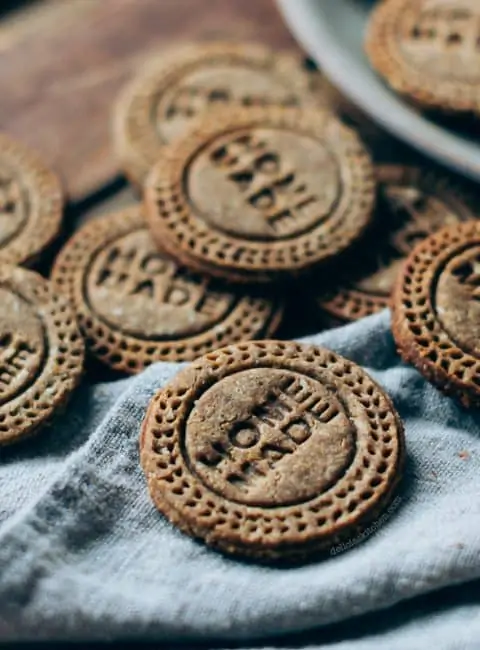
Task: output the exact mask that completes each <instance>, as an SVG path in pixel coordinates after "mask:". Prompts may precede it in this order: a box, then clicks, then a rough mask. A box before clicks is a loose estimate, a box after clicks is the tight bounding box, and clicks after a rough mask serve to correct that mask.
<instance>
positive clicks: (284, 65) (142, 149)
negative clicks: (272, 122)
mask: <svg viewBox="0 0 480 650" xmlns="http://www.w3.org/2000/svg"><path fill="white" fill-rule="evenodd" d="M314 101H316V98H315V96H314V94H313V93H312V92H311V90H310V76H309V74H308V72H307V71H306V70H304V69H303V68H302V65H301V63H300V58H299V57H298V56H297V55H296V54H292V53H289V52H278V51H273V50H270V49H268V48H267V47H264V46H262V45H258V44H253V43H238V44H235V43H224V42H214V43H197V44H191V45H182V46H179V47H174V48H171V49H170V50H166V51H164V52H161V53H158V55H157V56H155V57H154V58H153V59H152V60H151V61H150V62H149V63H148V64H147V65H146V66H145V68H144V69H143V70H142V71H141V72H140V73H139V74H137V76H136V77H135V78H134V79H133V80H132V81H131V82H130V83H129V84H128V86H127V87H126V88H125V89H124V90H123V92H122V93H121V96H120V97H119V99H118V101H117V103H116V106H115V116H114V146H115V150H116V152H117V155H118V159H119V161H120V164H121V165H122V169H123V170H124V171H125V173H126V174H127V176H128V177H129V179H130V180H131V181H132V182H133V183H135V184H136V185H141V184H142V183H143V181H144V179H145V177H146V175H147V173H148V172H149V170H150V168H151V167H152V166H153V165H154V164H155V163H156V162H157V161H158V160H159V159H160V158H161V157H162V155H163V149H164V147H165V145H166V144H168V143H170V142H172V141H173V140H175V139H177V138H178V137H180V136H182V135H183V134H184V133H185V132H186V131H187V130H188V128H189V126H190V124H191V122H192V119H193V118H194V117H196V116H198V115H200V114H202V113H208V112H210V111H211V110H213V109H215V108H218V107H225V106H232V107H237V108H238V107H249V106H259V105H261V106H263V105H269V104H278V105H281V106H298V105H300V104H302V105H303V104H304V103H306V102H314Z"/></svg>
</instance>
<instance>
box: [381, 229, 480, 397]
mask: <svg viewBox="0 0 480 650" xmlns="http://www.w3.org/2000/svg"><path fill="white" fill-rule="evenodd" d="M392 330H393V335H394V337H395V341H396V344H397V348H398V351H399V353H400V354H401V356H402V357H403V359H404V360H405V361H407V362H408V363H412V364H413V365H414V366H415V367H416V368H417V370H418V371H419V372H420V373H421V374H422V375H423V376H424V377H425V378H426V379H427V380H428V381H430V382H431V383H433V384H434V385H435V386H437V387H438V388H439V389H440V390H441V391H443V392H444V393H446V394H448V395H452V396H454V397H456V398H458V399H459V400H460V401H461V402H462V404H463V405H464V406H467V407H468V406H480V345H479V341H480V223H479V222H478V221H470V222H466V223H461V224H457V225H455V226H450V227H448V228H444V229H442V230H440V231H439V232H437V233H435V234H434V235H431V236H430V237H429V238H428V239H426V240H425V241H423V242H421V243H420V244H418V245H417V246H416V247H415V249H414V250H413V251H412V253H411V254H410V256H409V257H408V259H407V260H406V262H405V264H404V267H403V270H402V272H401V274H400V276H399V278H398V281H397V284H396V287H395V291H394V294H393V316H392Z"/></svg>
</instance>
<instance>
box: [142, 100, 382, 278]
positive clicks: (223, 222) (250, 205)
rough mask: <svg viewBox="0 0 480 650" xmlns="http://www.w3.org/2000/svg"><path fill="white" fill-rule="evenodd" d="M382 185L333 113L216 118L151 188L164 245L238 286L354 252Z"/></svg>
mask: <svg viewBox="0 0 480 650" xmlns="http://www.w3.org/2000/svg"><path fill="white" fill-rule="evenodd" d="M374 198H375V179H374V175H373V168H372V165H371V162H370V157H369V155H368V153H367V152H366V150H365V149H364V147H363V145H362V144H361V142H360V140H359V138H358V137H357V136H356V134H355V133H354V132H353V131H352V130H350V129H349V128H347V127H346V126H344V125H343V124H341V123H340V122H339V120H337V119H336V118H334V117H333V116H332V115H331V114H328V113H326V112H317V111H313V110H307V109H294V108H292V109H286V108H283V109H282V108H276V107H270V108H263V109H253V108H252V109H249V110H245V109H244V110H239V111H235V110H233V109H232V110H229V111H222V112H217V114H216V115H215V118H211V119H209V118H204V119H203V120H200V121H199V122H197V123H196V125H195V126H194V127H192V130H191V131H189V133H188V135H186V136H185V137H184V138H183V139H181V140H178V141H177V142H176V143H175V144H172V145H171V146H170V147H169V149H168V152H167V151H166V152H165V154H164V155H163V157H162V160H161V161H159V162H158V164H156V165H155V166H154V167H153V169H152V171H151V173H150V175H149V178H148V181H147V183H146V187H145V211H146V217H147V221H148V223H149V226H150V228H151V231H152V234H153V236H154V237H155V239H156V242H157V245H158V246H159V247H161V248H162V249H164V250H165V251H166V252H168V253H169V254H170V255H171V256H172V257H174V258H176V259H177V260H178V261H179V262H181V263H182V264H185V266H187V267H189V268H192V269H195V270H197V271H200V272H203V273H206V274H210V275H216V276H219V277H223V278H226V279H228V280H231V281H232V282H258V283H264V282H273V281H279V280H282V279H288V278H292V277H295V276H298V275H300V274H302V273H306V272H308V271H312V270H313V269H315V268H317V267H318V266H319V265H322V264H326V263H327V262H330V261H331V260H332V259H333V258H335V257H336V256H338V255H339V254H340V253H342V252H344V251H345V250H347V249H348V248H349V247H350V246H351V245H352V244H353V243H354V242H355V241H356V240H357V239H358V238H359V237H360V235H362V234H363V232H364V231H365V229H366V228H367V226H368V224H369V223H370V220H371V217H372V210H373V204H374Z"/></svg>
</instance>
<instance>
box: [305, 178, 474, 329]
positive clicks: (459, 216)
mask: <svg viewBox="0 0 480 650" xmlns="http://www.w3.org/2000/svg"><path fill="white" fill-rule="evenodd" d="M376 174H377V178H378V182H379V188H378V201H377V207H376V213H375V218H374V223H373V227H372V229H371V231H370V235H369V238H368V241H365V243H364V245H362V246H361V247H359V250H358V251H357V256H356V260H357V264H356V267H357V268H356V271H352V269H351V268H348V275H349V277H348V279H346V280H345V282H344V283H341V284H340V285H339V286H337V287H336V288H335V289H333V290H332V291H331V292H330V293H329V295H328V296H325V295H323V296H318V297H316V299H315V303H316V305H317V306H318V308H319V309H320V312H321V313H322V314H323V313H326V314H328V315H329V316H331V317H334V318H337V319H339V320H340V321H341V322H349V321H353V320H357V319H359V318H363V317H365V316H370V315H371V314H374V313H376V312H378V311H381V310H382V309H385V308H386V307H389V306H390V297H391V293H392V289H393V286H394V284H395V279H396V277H397V275H398V273H399V271H400V269H401V268H402V264H403V262H404V260H405V258H406V257H407V255H408V254H409V253H410V252H411V250H412V249H413V248H414V247H415V245H416V244H417V243H418V242H419V241H421V240H422V239H425V238H426V237H428V236H429V235H430V234H432V233H434V232H435V231H437V230H439V229H440V228H442V227H444V226H448V225H453V224H456V223H458V222H461V221H468V220H469V219H473V218H475V216H476V213H478V210H475V207H474V204H473V199H472V197H470V196H469V195H468V193H467V191H466V190H465V189H464V188H462V187H461V186H460V185H459V184H458V182H457V183H455V181H454V180H452V179H451V178H450V177H449V176H446V175H445V176H444V175H441V174H438V173H436V172H433V171H425V170H424V169H419V168H416V167H404V166H401V165H379V166H377V168H376ZM352 277H356V278H357V279H355V280H352Z"/></svg>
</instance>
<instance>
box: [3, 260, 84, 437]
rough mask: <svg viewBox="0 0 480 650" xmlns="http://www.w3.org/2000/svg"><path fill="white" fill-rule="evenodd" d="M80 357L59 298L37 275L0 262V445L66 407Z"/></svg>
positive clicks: (80, 349)
mask: <svg viewBox="0 0 480 650" xmlns="http://www.w3.org/2000/svg"><path fill="white" fill-rule="evenodd" d="M83 353H84V348H83V341H82V338H81V336H80V332H79V331H78V328H77V325H76V323H75V314H74V313H73V310H72V309H71V307H70V305H69V304H68V302H67V301H66V300H65V298H64V297H63V296H59V295H57V294H56V293H55V292H54V291H53V290H52V287H51V285H50V283H49V282H47V281H46V280H44V279H43V278H42V277H41V276H40V275H38V274H37V273H34V272H33V271H27V270H25V269H22V268H20V267H14V266H10V265H7V264H0V444H9V443H12V442H15V441H16V440H19V439H20V438H24V437H25V436H28V435H30V434H32V433H34V432H36V431H37V430H38V429H39V428H40V427H41V426H43V425H45V424H46V423H47V422H48V421H49V420H50V418H51V417H52V416H53V414H54V413H55V411H57V410H58V409H59V408H61V407H62V406H64V405H65V404H66V401H67V399H68V398H69V396H70V393H71V392H72V391H73V389H74V388H75V387H76V386H77V384H78V383H79V381H80V377H81V374H82V366H83Z"/></svg>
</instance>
